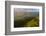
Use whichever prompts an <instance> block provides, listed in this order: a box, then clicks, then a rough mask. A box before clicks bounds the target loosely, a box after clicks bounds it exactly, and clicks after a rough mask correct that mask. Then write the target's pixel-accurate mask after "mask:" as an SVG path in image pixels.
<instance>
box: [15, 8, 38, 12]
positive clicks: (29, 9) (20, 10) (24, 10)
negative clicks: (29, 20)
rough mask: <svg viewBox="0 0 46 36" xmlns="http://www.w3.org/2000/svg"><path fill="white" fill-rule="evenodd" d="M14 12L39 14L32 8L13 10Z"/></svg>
mask: <svg viewBox="0 0 46 36" xmlns="http://www.w3.org/2000/svg"><path fill="white" fill-rule="evenodd" d="M15 11H16V12H22V11H23V12H39V9H34V8H15Z"/></svg>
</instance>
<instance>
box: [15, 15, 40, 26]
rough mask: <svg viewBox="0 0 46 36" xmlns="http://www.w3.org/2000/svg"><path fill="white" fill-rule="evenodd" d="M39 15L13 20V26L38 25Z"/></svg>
mask: <svg viewBox="0 0 46 36" xmlns="http://www.w3.org/2000/svg"><path fill="white" fill-rule="evenodd" d="M38 26H39V16H36V17H26V18H24V19H22V20H14V27H38Z"/></svg>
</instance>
